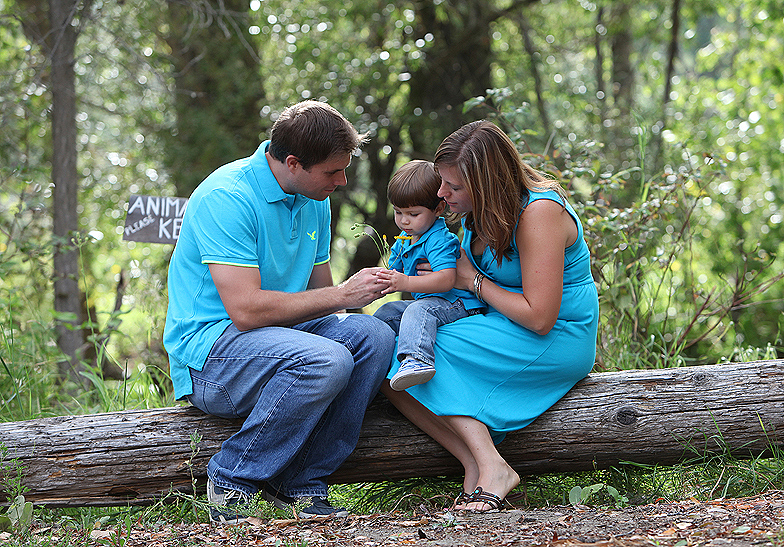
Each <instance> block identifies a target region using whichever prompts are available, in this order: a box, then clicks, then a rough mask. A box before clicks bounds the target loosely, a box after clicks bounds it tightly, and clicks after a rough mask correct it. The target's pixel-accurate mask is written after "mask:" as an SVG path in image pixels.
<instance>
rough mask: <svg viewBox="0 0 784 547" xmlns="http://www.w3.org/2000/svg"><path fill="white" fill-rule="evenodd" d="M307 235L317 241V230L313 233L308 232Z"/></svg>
mask: <svg viewBox="0 0 784 547" xmlns="http://www.w3.org/2000/svg"><path fill="white" fill-rule="evenodd" d="M306 233H307V234H308V235H309V236H310V239H312V240H313V241H316V230H313V231H312V232H306Z"/></svg>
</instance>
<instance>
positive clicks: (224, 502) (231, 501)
mask: <svg viewBox="0 0 784 547" xmlns="http://www.w3.org/2000/svg"><path fill="white" fill-rule="evenodd" d="M207 501H208V502H209V503H210V522H213V523H215V524H227V525H234V524H240V523H242V522H245V520H247V517H246V516H245V515H242V514H240V513H238V512H237V509H238V508H240V507H242V506H246V505H247V504H248V502H249V501H250V498H249V497H248V495H247V494H245V493H244V492H240V491H239V490H230V489H228V488H221V487H220V486H217V485H216V484H215V483H213V482H212V479H207Z"/></svg>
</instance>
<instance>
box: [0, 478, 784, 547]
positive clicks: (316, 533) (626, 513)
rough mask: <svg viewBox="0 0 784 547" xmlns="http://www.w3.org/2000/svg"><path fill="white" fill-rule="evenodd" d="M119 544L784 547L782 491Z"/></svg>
mask: <svg viewBox="0 0 784 547" xmlns="http://www.w3.org/2000/svg"><path fill="white" fill-rule="evenodd" d="M107 534H108V535H107ZM111 534H112V531H110V530H107V531H102V530H96V531H93V533H92V538H91V539H92V541H93V542H94V543H93V544H95V545H107V544H109V545H118V543H116V536H115V537H112V535H111ZM113 539H115V541H112V540H113ZM122 539H124V540H125V541H124V542H123V543H124V545H125V546H161V547H164V546H165V547H169V546H171V547H174V546H187V545H262V546H265V545H270V546H275V547H278V546H281V547H306V546H307V547H315V546H336V547H343V546H346V547H379V546H396V545H417V546H418V545H422V546H425V545H427V546H439V547H441V546H443V547H474V546H507V545H547V546H564V547H576V546H587V545H592V546H596V547H603V546H618V547H631V546H635V547H636V546H654V545H657V546H669V547H680V546H711V547H719V546H722V547H723V546H730V545H731V546H765V545H773V546H780V545H784V491H769V492H766V493H764V494H761V495H758V496H754V497H750V498H741V499H722V500H714V501H709V502H698V501H696V500H687V501H681V502H675V503H664V502H662V503H655V504H650V505H642V506H633V507H626V508H623V509H612V508H597V507H585V506H577V507H572V506H563V507H560V506H559V507H550V508H547V509H526V508H519V509H510V510H505V511H501V512H497V513H486V514H457V513H451V512H448V511H441V512H436V513H427V512H423V513H422V514H418V515H415V516H414V517H411V516H410V515H409V516H403V515H400V514H378V515H353V516H350V517H347V518H341V519H331V520H313V521H299V522H297V521H290V520H261V519H257V520H253V521H252V522H251V523H250V524H245V525H242V526H239V527H228V528H222V527H217V526H210V525H208V524H203V525H189V526H185V525H183V526H171V525H162V526H161V527H154V528H153V527H146V528H140V529H135V528H134V529H133V530H132V533H131V536H130V537H123V538H122ZM0 543H2V541H0Z"/></svg>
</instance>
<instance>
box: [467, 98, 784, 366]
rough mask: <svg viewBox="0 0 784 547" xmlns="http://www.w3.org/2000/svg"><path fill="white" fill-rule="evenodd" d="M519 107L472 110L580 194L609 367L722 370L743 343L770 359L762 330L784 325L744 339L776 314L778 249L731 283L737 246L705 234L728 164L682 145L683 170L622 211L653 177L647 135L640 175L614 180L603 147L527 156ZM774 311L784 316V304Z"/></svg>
mask: <svg viewBox="0 0 784 547" xmlns="http://www.w3.org/2000/svg"><path fill="white" fill-rule="evenodd" d="M511 97H512V94H511V93H510V92H509V91H508V90H489V92H488V96H487V98H485V97H479V98H477V99H476V100H473V101H471V102H470V103H468V104H467V107H470V108H480V107H486V108H488V110H489V113H490V115H491V117H492V118H494V119H495V120H497V121H498V123H499V124H501V125H502V126H504V127H506V128H507V131H508V132H509V134H510V136H512V138H513V140H515V141H516V142H517V143H518V146H519V147H520V149H521V152H523V155H524V157H525V158H526V160H527V161H528V162H530V163H531V164H533V165H534V166H535V167H537V168H539V169H541V170H543V171H545V172H547V173H548V174H550V175H551V176H552V177H554V178H555V179H557V180H559V181H561V182H562V183H563V185H564V186H565V187H566V188H567V189H569V190H570V191H571V193H572V197H573V200H572V203H573V205H574V207H575V209H576V210H577V211H578V213H579V214H580V217H581V219H582V221H583V223H584V227H585V237H586V240H587V241H588V244H589V247H590V250H591V262H592V272H593V276H594V279H595V281H596V282H597V284H598V287H599V294H600V305H601V313H602V315H601V321H600V333H599V340H598V342H599V363H600V366H601V367H602V368H604V369H624V368H645V367H653V368H658V367H669V366H682V365H685V364H690V363H700V364H704V363H715V362H718V361H721V360H723V359H727V358H728V357H729V356H733V355H737V354H738V353H739V349H738V346H737V341H739V340H740V341H751V342H752V343H754V344H760V345H763V346H765V347H768V348H770V349H772V348H771V346H770V342H769V341H766V340H765V339H760V338H759V336H758V334H759V330H760V329H761V328H762V329H765V328H767V330H768V332H771V333H776V332H777V329H778V326H777V322H778V321H779V320H780V319H779V316H778V315H777V314H774V315H769V316H768V319H767V321H768V323H767V325H765V326H762V325H761V324H760V322H759V319H760V318H759V317H758V320H757V322H755V323H754V326H753V328H752V325H750V324H749V325H748V327H747V328H744V327H745V326H746V323H745V321H743V319H744V312H742V311H741V310H745V309H754V308H755V307H757V306H760V307H762V306H766V305H769V304H770V301H769V300H768V298H769V295H770V290H771V289H772V288H773V287H775V286H776V285H777V284H778V282H779V281H780V280H781V279H784V274H781V273H780V272H781V271H782V267H781V266H780V261H777V260H776V256H777V255H778V250H779V249H778V247H779V246H780V245H781V242H779V241H777V242H773V243H774V245H773V246H772V247H771V248H769V249H760V248H759V247H760V244H758V245H757V248H758V250H757V252H756V255H755V256H751V255H750V254H747V253H744V254H742V255H741V262H740V263H736V265H735V267H736V268H737V270H736V271H734V272H732V271H730V272H728V271H727V270H726V267H721V268H718V267H716V266H715V264H716V263H715V260H716V257H717V256H718V257H726V256H733V253H737V248H736V247H735V245H734V244H733V243H734V242H729V241H728V242H726V243H727V244H728V246H726V247H718V248H717V246H716V241H715V240H713V239H711V240H710V241H708V240H706V239H705V238H704V235H703V234H704V233H705V232H706V229H704V228H701V227H702V226H705V225H708V224H712V223H713V220H714V218H715V216H716V206H717V205H719V204H721V203H722V201H721V198H722V196H721V194H717V193H715V192H714V190H713V189H714V188H715V182H716V181H717V180H722V179H723V178H724V177H726V176H727V163H726V161H724V160H722V159H721V158H716V157H714V156H713V155H711V154H708V153H704V154H702V155H700V156H698V157H696V156H695V155H693V154H692V153H691V152H690V151H689V150H688V149H687V148H685V147H684V146H681V147H680V149H681V155H680V160H681V161H680V162H678V163H672V164H668V165H667V166H666V167H665V168H664V170H663V172H662V173H658V174H657V173H652V174H650V175H646V176H644V177H643V178H641V179H640V182H641V186H640V187H639V191H638V194H639V197H637V198H635V199H634V200H633V202H632V204H631V205H630V206H628V207H623V208H619V207H616V206H614V205H613V197H612V196H613V195H614V194H615V193H616V192H617V191H618V189H619V188H624V187H627V186H629V185H631V184H634V181H633V180H632V179H631V178H630V177H631V175H632V174H634V173H641V172H643V171H644V170H645V166H644V158H645V156H646V152H645V150H646V146H647V145H648V144H647V140H646V139H645V138H644V134H645V131H644V128H640V129H641V131H640V138H639V139H638V147H639V148H640V150H639V158H640V165H639V166H629V167H628V168H626V169H624V170H621V171H617V172H614V171H612V170H611V166H610V165H608V158H607V157H606V155H605V154H604V148H603V147H601V146H600V145H598V144H597V143H595V142H582V143H574V144H570V143H562V144H561V147H560V148H556V149H554V150H553V151H552V153H551V154H535V153H532V152H527V151H526V132H525V128H524V126H522V127H521V126H520V124H521V123H524V121H525V116H526V111H525V109H520V108H517V107H515V106H514V104H513V103H512V104H511V105H510V104H509V103H510V101H511ZM730 206H731V204H730ZM763 295H764V298H763ZM776 305H778V306H781V305H782V302H781V298H779V300H778V301H777V302H776ZM745 313H749V312H745ZM732 335H734V336H732ZM766 344H767V345H766ZM751 347H752V348H753V347H755V346H751ZM757 347H758V346H757ZM742 351H745V352H746V353H748V352H749V351H748V350H742ZM750 351H752V352H753V351H754V350H750ZM766 354H767V355H775V351H766Z"/></svg>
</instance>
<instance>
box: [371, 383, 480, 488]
mask: <svg viewBox="0 0 784 547" xmlns="http://www.w3.org/2000/svg"><path fill="white" fill-rule="evenodd" d="M381 393H383V394H384V395H385V396H386V397H387V399H389V400H390V401H391V402H392V404H393V405H395V407H396V408H397V409H398V410H399V411H400V412H401V413H402V414H403V415H404V416H405V417H406V418H408V419H409V420H410V421H411V423H413V424H414V425H416V426H417V427H419V429H421V430H422V431H424V432H425V433H427V434H428V435H429V436H430V437H431V438H432V439H433V440H434V441H436V442H437V443H438V444H440V445H441V446H443V447H444V448H445V449H447V450H448V451H449V453H450V454H452V455H453V456H454V457H455V458H457V459H458V460H459V461H460V463H461V464H462V465H463V469H464V470H465V477H464V479H463V490H464V491H465V492H467V493H469V494H470V493H471V492H473V491H474V489H475V488H476V486H477V484H478V481H479V466H478V465H477V462H476V460H475V459H474V455H473V453H472V451H471V449H470V448H469V446H468V445H467V444H466V443H465V441H464V440H463V438H462V437H461V436H460V435H458V434H457V432H455V431H453V430H452V428H451V426H450V424H449V423H448V422H447V420H445V419H444V417H443V416H436V415H435V414H433V413H432V412H431V411H430V410H429V409H428V408H427V407H425V406H424V405H423V404H422V403H420V402H419V401H417V400H416V399H414V398H413V397H412V396H411V395H409V394H408V393H407V392H405V391H394V390H393V389H392V388H390V387H389V380H384V383H383V384H382V386H381Z"/></svg>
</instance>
